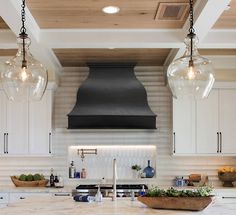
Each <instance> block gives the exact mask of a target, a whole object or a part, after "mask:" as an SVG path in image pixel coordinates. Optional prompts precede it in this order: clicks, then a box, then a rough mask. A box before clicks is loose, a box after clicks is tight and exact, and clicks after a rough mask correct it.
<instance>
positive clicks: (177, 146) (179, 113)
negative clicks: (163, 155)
mask: <svg viewBox="0 0 236 215" xmlns="http://www.w3.org/2000/svg"><path fill="white" fill-rule="evenodd" d="M194 152H195V102H194V101H189V100H177V99H173V153H174V154H189V153H190V154H192V153H194Z"/></svg>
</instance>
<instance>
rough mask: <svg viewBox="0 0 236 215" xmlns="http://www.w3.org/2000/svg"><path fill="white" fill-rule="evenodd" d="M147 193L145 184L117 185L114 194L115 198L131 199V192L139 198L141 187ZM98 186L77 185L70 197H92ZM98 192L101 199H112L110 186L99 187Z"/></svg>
mask: <svg viewBox="0 0 236 215" xmlns="http://www.w3.org/2000/svg"><path fill="white" fill-rule="evenodd" d="M143 186H144V189H145V190H146V191H147V189H148V187H147V185H145V184H117V185H116V192H117V197H131V194H132V192H134V195H135V196H139V193H140V191H141V190H142V187H143ZM97 190H98V185H96V184H89V185H79V186H77V187H76V189H74V190H72V195H73V196H74V195H76V194H81V195H92V196H94V195H95V194H96V193H97ZM100 190H101V192H102V195H103V197H112V194H113V188H112V185H101V186H100Z"/></svg>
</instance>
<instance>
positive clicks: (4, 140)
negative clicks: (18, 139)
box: [3, 133, 7, 154]
mask: <svg viewBox="0 0 236 215" xmlns="http://www.w3.org/2000/svg"><path fill="white" fill-rule="evenodd" d="M3 143H4V154H6V153H7V150H6V133H4V136H3Z"/></svg>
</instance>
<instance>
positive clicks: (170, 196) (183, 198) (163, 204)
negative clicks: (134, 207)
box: [138, 186, 213, 211]
mask: <svg viewBox="0 0 236 215" xmlns="http://www.w3.org/2000/svg"><path fill="white" fill-rule="evenodd" d="M211 192H212V187H207V186H206V187H198V188H197V189H184V190H179V189H175V188H173V187H171V188H169V189H167V190H165V189H160V188H158V187H153V188H151V189H149V190H148V192H147V193H146V194H145V195H144V196H139V197H138V200H139V201H140V202H142V203H143V204H145V205H147V206H148V207H150V208H154V209H168V210H170V209H175V210H191V211H200V210H203V209H204V208H206V207H207V206H208V205H209V204H210V203H211V202H212V197H213V196H212V195H211Z"/></svg>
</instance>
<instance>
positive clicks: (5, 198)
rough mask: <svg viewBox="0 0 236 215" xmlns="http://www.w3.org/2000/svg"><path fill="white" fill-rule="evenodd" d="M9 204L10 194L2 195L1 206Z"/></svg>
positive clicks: (0, 195) (0, 198)
mask: <svg viewBox="0 0 236 215" xmlns="http://www.w3.org/2000/svg"><path fill="white" fill-rule="evenodd" d="M7 203H8V193H0V204H7Z"/></svg>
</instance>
